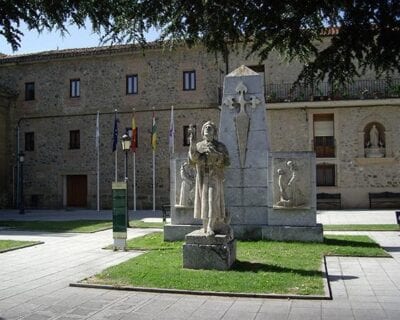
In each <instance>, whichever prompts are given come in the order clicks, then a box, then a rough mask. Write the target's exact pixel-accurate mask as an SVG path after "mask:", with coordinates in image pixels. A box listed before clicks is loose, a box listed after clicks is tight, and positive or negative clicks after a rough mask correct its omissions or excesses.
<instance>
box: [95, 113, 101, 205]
mask: <svg viewBox="0 0 400 320" xmlns="http://www.w3.org/2000/svg"><path fill="white" fill-rule="evenodd" d="M96 152H97V190H96V191H97V212H99V211H100V113H99V111H97V118H96Z"/></svg>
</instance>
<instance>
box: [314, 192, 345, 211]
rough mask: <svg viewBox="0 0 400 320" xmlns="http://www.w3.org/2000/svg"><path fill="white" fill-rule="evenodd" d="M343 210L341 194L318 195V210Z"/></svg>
mask: <svg viewBox="0 0 400 320" xmlns="http://www.w3.org/2000/svg"><path fill="white" fill-rule="evenodd" d="M341 208H342V200H341V195H340V193H323V192H322V193H317V209H320V210H321V209H322V210H338V209H341Z"/></svg>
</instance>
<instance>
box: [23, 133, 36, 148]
mask: <svg viewBox="0 0 400 320" xmlns="http://www.w3.org/2000/svg"><path fill="white" fill-rule="evenodd" d="M34 150H35V134H34V133H33V132H25V151H34Z"/></svg>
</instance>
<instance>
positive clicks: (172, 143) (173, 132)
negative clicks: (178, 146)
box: [169, 106, 175, 155]
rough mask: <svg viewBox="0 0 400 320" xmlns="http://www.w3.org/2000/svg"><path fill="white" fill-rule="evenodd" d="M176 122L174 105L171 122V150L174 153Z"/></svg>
mask: <svg viewBox="0 0 400 320" xmlns="http://www.w3.org/2000/svg"><path fill="white" fill-rule="evenodd" d="M174 149H175V123H174V106H171V120H170V123H169V152H170V154H171V155H172V154H174V152H175V150H174Z"/></svg>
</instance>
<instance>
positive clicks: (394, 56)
mask: <svg viewBox="0 0 400 320" xmlns="http://www.w3.org/2000/svg"><path fill="white" fill-rule="evenodd" d="M0 8H1V9H2V10H1V11H0V26H1V27H0V35H2V36H4V37H5V38H6V40H7V41H8V42H9V43H10V44H11V46H12V47H13V49H14V50H17V49H18V47H19V45H20V42H21V37H22V36H23V34H22V33H21V31H20V29H19V23H20V22H22V21H24V22H25V23H27V25H28V27H29V28H30V29H36V30H38V31H42V30H44V29H47V30H52V29H58V30H60V31H61V32H66V31H67V29H66V26H67V25H68V24H70V23H73V24H76V25H78V26H79V27H83V26H84V23H85V19H86V18H88V19H89V20H90V21H91V23H92V28H93V30H94V31H95V32H98V33H99V34H102V40H103V41H112V42H118V43H119V42H136V43H140V44H142V45H144V44H145V38H144V34H145V33H146V32H147V31H148V30H149V29H150V27H155V28H156V29H158V30H159V32H160V39H161V40H166V41H167V42H166V44H167V45H173V44H174V43H175V42H177V41H183V42H185V43H186V44H187V45H189V46H191V45H194V44H197V43H202V44H204V45H205V46H206V48H207V49H209V50H210V51H212V52H216V53H221V54H222V56H223V57H224V58H225V59H227V57H228V55H229V52H230V51H231V50H234V49H235V48H238V46H242V45H243V46H247V48H248V49H249V50H250V53H256V54H257V55H258V56H259V57H260V60H264V59H266V58H267V57H268V55H269V54H270V53H271V52H272V51H277V52H278V53H280V55H281V56H282V57H285V58H286V59H287V60H288V61H291V60H293V59H298V60H300V61H301V62H303V63H305V67H304V69H303V71H302V72H301V74H300V77H299V80H304V81H310V80H312V81H314V80H320V79H323V78H324V77H325V75H328V77H329V79H331V80H333V79H335V80H337V81H341V82H344V81H349V79H351V78H352V77H354V76H356V75H358V74H359V73H362V72H364V71H365V70H366V69H367V68H372V69H375V71H376V72H377V73H378V74H380V73H382V72H385V71H399V70H400V63H399V62H400V2H399V1H397V0H360V1H319V0H318V1H317V0H310V1H302V0H291V1H265V0H253V1H247V0H238V1H234V2H226V1H222V0H214V1H209V0H203V1H186V0H165V1H160V0H136V1H135V0H129V1H128V0H98V1H93V0H83V1H78V0H68V1H51V0H35V1H33V0H29V1H9V0H0ZM330 27H332V28H339V32H338V33H333V34H329V33H328V34H324V32H325V31H324V30H327V28H330ZM325 33H326V32H325ZM324 35H329V36H331V40H330V42H329V43H327V44H323V45H322V46H321V43H322V40H323V38H324ZM321 48H322V49H321Z"/></svg>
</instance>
